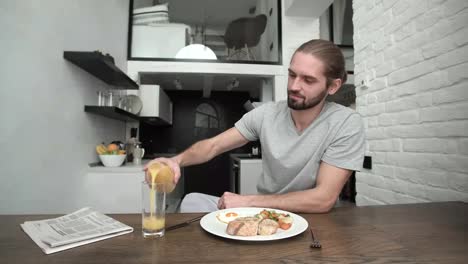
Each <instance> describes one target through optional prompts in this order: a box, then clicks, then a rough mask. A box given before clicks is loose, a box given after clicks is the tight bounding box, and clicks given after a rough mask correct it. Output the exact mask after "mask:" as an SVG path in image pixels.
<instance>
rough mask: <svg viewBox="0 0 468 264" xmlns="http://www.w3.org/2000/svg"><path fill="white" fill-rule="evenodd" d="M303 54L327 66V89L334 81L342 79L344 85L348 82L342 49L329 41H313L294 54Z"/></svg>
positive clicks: (325, 73) (303, 45)
mask: <svg viewBox="0 0 468 264" xmlns="http://www.w3.org/2000/svg"><path fill="white" fill-rule="evenodd" d="M297 52H302V53H306V54H310V55H313V56H315V57H316V58H317V59H319V60H320V61H322V62H323V64H324V65H325V72H324V75H325V77H326V78H327V87H328V86H330V84H331V82H332V81H333V80H334V79H341V82H342V84H344V83H345V82H346V79H347V74H346V69H345V59H344V56H343V53H342V52H341V50H340V48H338V47H337V46H336V45H335V44H333V43H332V42H330V41H328V40H323V39H313V40H310V41H307V42H306V43H304V44H302V45H301V46H300V47H299V48H297V50H296V51H295V52H294V54H293V56H294V55H295V54H296V53H297Z"/></svg>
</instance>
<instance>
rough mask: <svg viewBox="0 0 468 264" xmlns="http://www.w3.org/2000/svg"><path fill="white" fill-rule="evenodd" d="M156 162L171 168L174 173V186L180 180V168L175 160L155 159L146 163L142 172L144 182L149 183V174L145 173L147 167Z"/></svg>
mask: <svg viewBox="0 0 468 264" xmlns="http://www.w3.org/2000/svg"><path fill="white" fill-rule="evenodd" d="M156 162H160V163H164V164H166V165H168V166H169V167H170V168H171V170H172V171H173V172H174V185H176V184H177V182H178V181H179V179H180V166H179V163H178V162H177V160H176V159H175V158H156V159H153V160H151V161H150V162H148V163H146V165H145V167H144V168H143V170H144V171H145V180H146V182H151V179H150V175H149V173H146V172H147V170H148V167H149V166H151V164H153V163H156Z"/></svg>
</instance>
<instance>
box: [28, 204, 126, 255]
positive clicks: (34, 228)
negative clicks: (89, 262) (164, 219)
mask: <svg viewBox="0 0 468 264" xmlns="http://www.w3.org/2000/svg"><path fill="white" fill-rule="evenodd" d="M21 228H23V230H24V232H25V233H26V234H28V235H29V237H31V239H32V240H33V241H34V242H35V243H36V244H37V245H38V246H39V247H40V248H41V249H42V251H44V253H46V254H51V253H55V252H58V251H62V250H66V249H69V248H74V247H78V246H81V245H85V244H89V243H93V242H96V241H99V240H103V239H107V238H111V237H115V236H120V235H124V234H128V233H131V232H133V228H132V227H131V226H128V225H125V224H123V223H121V222H119V221H117V220H115V219H113V218H111V217H109V216H107V215H104V214H102V213H100V212H98V211H96V210H93V209H92V208H89V207H85V208H83V209H80V210H78V211H76V212H73V213H71V214H67V215H64V216H61V217H57V218H52V219H45V220H40V221H26V222H24V223H23V224H21Z"/></svg>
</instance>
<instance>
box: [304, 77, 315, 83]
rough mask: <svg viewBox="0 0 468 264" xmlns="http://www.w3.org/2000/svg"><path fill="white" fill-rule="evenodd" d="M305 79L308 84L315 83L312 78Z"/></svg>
mask: <svg viewBox="0 0 468 264" xmlns="http://www.w3.org/2000/svg"><path fill="white" fill-rule="evenodd" d="M304 81H305V82H306V83H307V84H312V83H314V80H312V79H307V78H306V79H304Z"/></svg>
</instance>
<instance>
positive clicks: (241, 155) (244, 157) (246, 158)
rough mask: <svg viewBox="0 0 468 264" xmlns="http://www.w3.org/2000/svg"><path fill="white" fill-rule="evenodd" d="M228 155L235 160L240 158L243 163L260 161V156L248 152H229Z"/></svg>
mask: <svg viewBox="0 0 468 264" xmlns="http://www.w3.org/2000/svg"><path fill="white" fill-rule="evenodd" d="M229 157H230V158H231V159H233V160H235V161H237V162H239V161H240V160H242V162H245V163H258V162H261V161H262V158H261V157H260V156H254V155H252V154H250V153H231V154H229Z"/></svg>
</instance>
